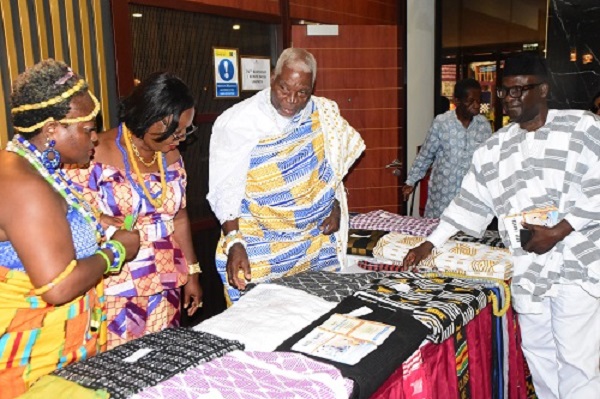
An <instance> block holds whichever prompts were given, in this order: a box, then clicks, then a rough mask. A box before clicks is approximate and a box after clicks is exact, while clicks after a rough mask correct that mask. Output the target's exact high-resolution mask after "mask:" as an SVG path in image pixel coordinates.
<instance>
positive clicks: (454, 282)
mask: <svg viewBox="0 0 600 399" xmlns="http://www.w3.org/2000/svg"><path fill="white" fill-rule="evenodd" d="M487 291H489V289H488V288H486V287H485V286H484V284H482V283H479V282H475V281H469V280H464V279H458V278H451V277H433V278H425V277H424V276H423V275H420V274H418V273H409V272H404V273H393V274H390V275H388V276H387V277H384V278H382V279H377V280H374V281H373V283H372V284H371V285H370V286H369V287H367V288H364V289H362V290H360V291H357V292H356V293H355V294H354V295H355V296H356V297H358V298H361V299H365V300H372V301H377V302H378V303H380V304H381V305H382V306H393V307H396V308H398V309H403V310H405V311H408V312H410V313H411V314H412V315H413V316H414V317H415V318H416V319H417V320H419V321H420V322H422V323H423V325H425V326H427V328H428V329H429V335H428V338H429V339H430V340H432V341H433V342H436V343H440V342H442V341H444V340H445V339H447V338H449V337H450V336H452V334H454V332H455V331H456V329H457V328H458V327H461V326H464V325H466V324H467V323H468V322H469V321H471V320H473V318H474V317H475V316H476V315H477V314H479V312H480V311H481V309H483V308H485V307H486V306H487V303H488V300H487V295H486V293H487Z"/></svg>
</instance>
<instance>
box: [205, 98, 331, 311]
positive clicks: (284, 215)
mask: <svg viewBox="0 0 600 399" xmlns="http://www.w3.org/2000/svg"><path fill="white" fill-rule="evenodd" d="M311 105H312V108H308V109H306V110H305V111H304V112H306V113H307V115H310V117H306V116H304V112H302V113H300V114H298V115H296V116H295V117H294V118H293V119H292V121H291V122H290V123H291V124H292V125H293V126H297V127H295V128H294V129H293V131H288V132H283V133H282V134H281V135H278V136H275V137H270V138H267V139H262V140H261V141H260V142H259V143H258V145H257V146H256V147H255V148H254V149H253V150H252V153H251V157H250V167H249V171H248V176H247V182H246V196H245V197H244V199H243V200H242V205H241V211H240V212H241V213H240V216H239V229H240V231H241V232H242V233H243V235H244V239H245V240H246V243H247V247H246V252H247V253H248V259H249V261H250V265H251V272H252V281H254V282H265V281H271V280H272V279H275V278H279V277H282V276H285V275H293V274H296V273H299V272H301V271H305V270H321V269H324V268H327V267H332V266H334V267H335V266H337V265H339V263H338V258H337V244H336V236H335V235H333V234H332V235H329V236H326V235H323V234H321V231H320V230H319V227H320V225H321V223H322V222H323V220H324V219H325V218H326V217H327V216H329V214H330V213H331V209H332V206H333V200H334V198H335V188H334V185H333V184H334V182H335V178H334V174H333V170H332V169H331V167H330V166H329V163H328V162H327V160H326V159H325V148H324V145H325V143H324V136H323V134H322V132H321V129H320V124H319V123H318V122H315V121H318V118H319V116H318V111H317V110H316V108H315V107H314V103H310V104H309V105H307V107H310V106H311ZM224 239H225V238H224V237H223V236H221V239H220V241H219V243H218V245H217V252H216V265H217V270H218V271H219V274H220V275H221V279H222V280H223V283H224V284H225V286H226V288H227V292H228V294H229V298H230V299H231V300H232V301H236V300H238V299H239V297H240V293H239V291H238V290H237V289H235V288H233V287H231V286H229V283H228V281H227V272H226V265H227V257H226V256H225V254H224V253H223V251H222V248H223V242H224Z"/></svg>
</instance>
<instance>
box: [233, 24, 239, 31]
mask: <svg viewBox="0 0 600 399" xmlns="http://www.w3.org/2000/svg"><path fill="white" fill-rule="evenodd" d="M240 28H241V26H240V25H238V24H235V25H233V30H240Z"/></svg>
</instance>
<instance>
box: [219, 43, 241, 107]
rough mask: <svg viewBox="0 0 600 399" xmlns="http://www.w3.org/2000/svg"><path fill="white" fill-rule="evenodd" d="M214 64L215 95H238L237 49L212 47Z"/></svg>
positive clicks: (230, 96) (223, 96) (229, 96)
mask: <svg viewBox="0 0 600 399" xmlns="http://www.w3.org/2000/svg"><path fill="white" fill-rule="evenodd" d="M213 59H214V65H215V97H216V98H232V97H239V96H240V83H239V78H238V49H233V48H217V47H213Z"/></svg>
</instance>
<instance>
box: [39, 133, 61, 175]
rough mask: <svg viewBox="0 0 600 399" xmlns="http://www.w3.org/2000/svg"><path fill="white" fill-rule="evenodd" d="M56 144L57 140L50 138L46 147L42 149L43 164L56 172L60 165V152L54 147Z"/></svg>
mask: <svg viewBox="0 0 600 399" xmlns="http://www.w3.org/2000/svg"><path fill="white" fill-rule="evenodd" d="M55 145H56V140H54V139H52V140H51V139H48V140H47V141H46V149H45V150H44V151H42V164H43V165H44V167H45V168H46V169H48V171H49V172H50V173H54V171H55V170H56V169H58V167H59V166H60V153H59V152H58V151H56V149H55V148H54V146H55Z"/></svg>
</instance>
